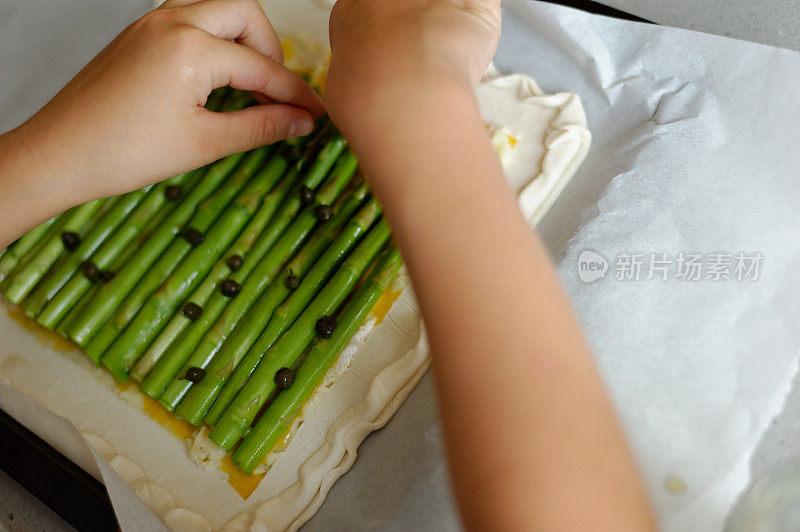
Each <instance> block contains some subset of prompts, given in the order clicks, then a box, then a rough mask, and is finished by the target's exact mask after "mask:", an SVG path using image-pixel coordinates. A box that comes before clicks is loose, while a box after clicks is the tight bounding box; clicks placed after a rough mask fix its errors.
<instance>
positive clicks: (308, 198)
mask: <svg viewBox="0 0 800 532" xmlns="http://www.w3.org/2000/svg"><path fill="white" fill-rule="evenodd" d="M300 201H302V202H303V205H311V202H312V201H314V190H313V189H311V188H309V187H307V186H305V185H303V186H302V187H300Z"/></svg>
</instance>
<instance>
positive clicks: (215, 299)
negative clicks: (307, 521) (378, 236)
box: [140, 137, 344, 398]
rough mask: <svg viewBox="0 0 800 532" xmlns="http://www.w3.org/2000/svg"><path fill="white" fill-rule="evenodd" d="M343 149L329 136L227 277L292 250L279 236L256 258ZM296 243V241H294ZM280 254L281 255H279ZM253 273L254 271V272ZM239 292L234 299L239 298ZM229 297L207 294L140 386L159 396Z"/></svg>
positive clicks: (239, 277) (243, 274) (243, 275)
mask: <svg viewBox="0 0 800 532" xmlns="http://www.w3.org/2000/svg"><path fill="white" fill-rule="evenodd" d="M343 149H344V140H343V139H341V137H337V138H334V139H333V140H331V141H330V142H329V143H328V144H327V145H326V146H325V147H324V148H323V149H322V151H321V152H320V154H319V155H318V157H317V159H316V161H315V162H314V165H313V166H312V168H311V169H310V170H309V172H308V174H307V175H306V176H305V177H304V178H303V180H302V181H301V183H300V186H298V187H296V189H295V190H293V191H292V192H291V193H290V194H289V196H288V197H287V198H286V200H285V201H284V203H283V205H282V206H281V210H280V212H279V213H278V215H277V216H276V217H275V219H274V220H273V221H272V222H270V224H269V226H268V227H267V228H266V229H265V230H264V232H263V233H262V234H261V235H260V236H259V238H258V242H257V244H256V246H255V248H254V249H253V250H252V251H251V252H250V254H249V255H250V256H249V258H248V260H247V261H246V262H244V264H243V266H242V268H241V269H240V270H239V271H237V272H235V273H234V274H233V275H231V276H230V279H231V280H233V281H235V282H236V283H237V284H239V285H241V284H242V283H244V281H245V279H247V278H248V276H249V275H250V273H251V272H253V270H254V269H256V268H258V270H257V272H263V271H264V269H265V268H268V267H269V264H272V263H273V262H274V261H275V260H278V259H280V260H286V258H285V255H287V254H289V253H291V252H293V250H294V249H296V248H292V247H291V245H292V243H291V242H287V238H288V237H287V238H281V241H279V242H278V244H276V245H275V248H276V249H278V250H280V251H279V253H276V252H274V251H273V252H271V253H270V255H269V257H268V259H267V260H266V261H264V262H265V263H266V264H267V265H266V266H265V265H264V262H260V261H261V259H262V258H263V257H264V256H265V255H266V254H267V252H268V251H272V247H273V244H275V242H276V240H278V238H279V237H281V235H282V234H283V233H284V232H285V231H286V230H287V227H289V225H290V224H292V221H293V220H294V218H295V216H296V215H297V212H298V211H299V210H300V208H301V207H302V201H301V198H300V190H301V189H302V187H308V188H311V189H314V188H316V187H317V186H318V185H319V183H320V182H321V181H322V179H323V178H324V177H325V175H326V174H327V172H328V170H329V169H330V166H331V165H332V164H333V162H334V161H335V160H336V157H337V156H338V155H339V153H341V151H342V150H343ZM307 161H308V158H307V157H305V156H304V157H303V158H301V159H300V160H299V161H298V162H297V163H296V164H295V166H294V167H293V168H292V170H291V171H290V172H289V177H290V179H292V180H293V179H294V178H295V177H296V176H297V175H298V174H299V173H300V171H301V170H302V168H303V167H304V164H305V163H306V162H307ZM295 246H296V244H295ZM281 256H283V258H280V257H281ZM254 275H256V273H254ZM258 275H262V273H258ZM241 296H242V294H240V295H239V297H237V298H236V299H239V298H240V297H241ZM230 301H231V300H230V298H228V297H226V296H224V295H223V294H222V293H221V292H220V291H215V292H214V293H213V294H212V296H211V297H210V298H209V300H208V303H207V304H206V305H205V306H204V307H203V314H202V315H201V316H200V318H199V319H197V320H195V321H194V322H193V323H192V324H191V325H190V326H189V327H188V328H187V330H186V331H185V332H184V333H183V335H181V337H180V338H179V339H178V340H177V341H176V342H175V343H174V344H173V345H172V346H171V347H170V349H169V352H168V353H166V354H165V355H164V356H163V358H162V359H161V360H160V362H159V363H158V365H157V366H156V367H155V368H154V369H153V371H152V372H150V374H148V375H147V377H146V378H145V379H144V380H143V381H142V385H141V387H140V388H141V390H142V391H143V392H144V393H145V394H147V395H149V396H151V397H154V398H159V397H160V396H161V394H162V393H163V392H164V390H165V388H166V386H167V385H168V384H169V382H170V380H172V378H173V377H175V375H176V374H177V372H178V370H179V369H180V367H181V365H182V364H183V363H184V361H186V359H188V358H189V356H191V353H192V351H193V350H194V349H195V347H196V346H197V344H198V343H199V342H200V340H201V339H202V338H203V335H205V333H206V332H207V331H208V330H209V328H210V327H211V326H212V325H213V324H214V323H215V321H216V320H217V318H219V317H220V314H221V313H222V312H223V310H225V308H226V306H227V305H228V303H229V302H230Z"/></svg>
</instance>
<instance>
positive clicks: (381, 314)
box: [370, 288, 401, 325]
mask: <svg viewBox="0 0 800 532" xmlns="http://www.w3.org/2000/svg"><path fill="white" fill-rule="evenodd" d="M400 292H401V290H392V289H391V288H387V289H386V291H385V292H383V294H381V297H379V298H378V300H377V301H376V302H375V306H373V307H372V310H371V311H370V315H371V316H373V317H374V318H375V325H378V324H379V323H380V322H382V321H383V318H385V317H386V315H387V314H388V313H389V310H391V308H392V305H394V302H395V301H397V298H398V297H400Z"/></svg>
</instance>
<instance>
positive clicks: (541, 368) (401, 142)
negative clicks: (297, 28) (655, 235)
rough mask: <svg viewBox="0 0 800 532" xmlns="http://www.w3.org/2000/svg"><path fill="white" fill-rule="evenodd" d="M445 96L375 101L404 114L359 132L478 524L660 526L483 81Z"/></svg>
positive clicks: (468, 517) (469, 515)
mask: <svg viewBox="0 0 800 532" xmlns="http://www.w3.org/2000/svg"><path fill="white" fill-rule="evenodd" d="M432 93H434V94H442V95H444V96H442V97H441V99H439V100H436V101H432V100H430V99H428V98H424V97H416V96H414V92H413V91H405V92H403V93H402V94H403V95H404V96H403V99H402V100H401V99H397V98H396V96H397V95H394V94H383V95H374V96H373V98H374V99H371V100H370V101H367V102H365V108H367V109H369V108H372V109H392V106H393V105H397V106H398V108H397V109H396V111H391V110H390V111H386V112H385V113H382V115H381V116H378V117H376V116H375V115H374V114H373V113H367V115H371V116H367V117H365V120H364V122H365V124H364V125H363V126H357V128H354V129H356V131H353V132H352V135H351V136H352V142H353V145H354V147H355V150H356V152H357V153H358V154H359V156H360V158H361V164H362V166H363V167H364V169H365V172H366V174H367V175H368V176H369V179H370V182H371V185H372V187H373V188H374V190H375V191H376V193H377V194H378V195H379V197H380V198H381V200H382V202H383V203H384V206H385V211H386V215H387V216H388V218H389V221H390V222H391V224H392V227H393V230H394V235H395V238H396V240H397V242H398V244H399V245H400V247H401V249H402V251H403V254H404V257H405V259H406V262H407V264H408V267H409V270H410V273H411V276H412V279H413V282H414V286H415V289H416V292H417V295H418V297H419V300H420V305H421V307H422V311H423V316H424V317H425V320H426V325H427V327H428V331H429V336H430V342H431V346H432V351H433V357H434V367H435V370H436V379H437V383H438V390H439V395H440V404H441V409H442V417H443V422H444V428H445V434H446V438H447V442H448V453H449V456H450V460H451V469H452V474H453V477H454V480H455V486H456V492H457V495H458V498H459V501H460V503H461V508H462V512H463V516H464V518H465V523H466V524H467V525H468V526H470V527H472V528H477V529H485V528H496V527H497V525H498V524H501V525H504V526H505V527H506V528H508V529H528V528H529V527H530V526H531V525H535V526H537V527H539V528H541V529H546V530H552V529H568V530H578V529H587V528H595V529H596V528H598V527H600V528H602V527H603V526H605V527H607V528H609V529H614V530H621V529H630V528H636V529H643V528H646V527H647V526H648V525H649V524H650V522H649V510H648V505H647V502H646V500H645V498H644V495H643V493H642V490H641V486H640V482H639V479H638V475H637V472H636V470H635V467H634V465H633V462H632V460H631V457H630V454H629V451H628V449H627V446H626V443H625V441H624V437H623V435H622V432H621V431H620V429H619V426H618V424H617V422H616V420H615V417H614V413H613V409H612V407H611V405H610V403H609V401H608V399H607V397H606V395H605V392H604V390H603V387H602V383H601V382H600V379H599V378H598V375H597V373H596V370H595V368H594V365H593V361H592V359H591V357H590V355H589V353H588V351H587V349H586V347H585V345H584V343H583V341H582V339H581V334H580V331H579V330H578V327H577V326H576V324H575V321H574V319H573V317H572V314H571V310H570V308H569V305H568V303H567V301H566V298H565V297H564V295H563V293H562V291H561V289H560V287H559V284H558V282H557V279H556V277H555V274H554V271H553V268H552V266H551V264H550V262H549V258H548V256H547V253H546V251H545V250H544V248H543V247H542V245H541V243H540V242H539V240H538V239H537V237H536V236H535V234H534V233H533V231H531V230H530V228H529V227H528V226H527V224H526V223H525V221H524V219H523V217H522V215H521V214H520V212H519V209H518V207H517V204H516V200H515V198H514V197H513V195H512V193H511V191H510V189H509V187H508V186H507V185H506V183H505V181H504V177H503V174H502V169H501V168H500V166H499V163H498V162H497V159H496V157H495V156H494V154H493V153H492V151H491V148H490V146H489V143H488V142H487V139H486V133H485V130H484V128H483V125H482V122H481V120H480V117H479V115H478V111H477V106H476V104H475V102H474V98H473V97H472V95H471V91H469V90H463V89H462V88H461V87H460V86H458V85H457V84H455V85H454V86H447V87H445V88H442V89H441V90H437V91H435V92H432ZM398 94H399V92H398ZM418 94H429V92H428V91H425V90H423V91H420V92H419V93H418ZM384 98H385V99H386V100H383V101H382V99H384ZM392 102H398V103H396V104H394V103H392ZM345 133H348V131H345ZM476 427H482V428H481V429H476ZM520 442H527V444H526V445H521V444H520ZM498 450H502V452H498ZM501 508H502V510H500V509H501ZM498 512H500V513H501V515H498ZM601 524H602V526H601Z"/></svg>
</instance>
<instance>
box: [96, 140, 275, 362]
mask: <svg viewBox="0 0 800 532" xmlns="http://www.w3.org/2000/svg"><path fill="white" fill-rule="evenodd" d="M267 153H268V150H267V148H259V149H258V150H255V151H254V152H252V154H251V155H250V156H249V157H248V158H247V159H246V160H245V161H244V162H243V163H242V166H241V167H240V169H239V170H237V172H236V174H239V173H240V172H241V173H245V172H248V173H256V176H255V177H254V178H252V179H251V180H250V181H249V182H248V183H247V186H245V187H244V189H243V190H242V191H241V192H240V193H239V195H238V196H237V197H236V200H235V201H234V202H233V203H232V204H231V205H230V206H229V207H228V208H227V209H226V210H225V211H224V212H223V213H222V215H221V216H220V217H219V219H218V220H216V222H214V225H213V226H212V227H211V229H210V230H209V231H208V233H207V234H206V236H205V240H204V241H203V243H202V244H200V245H199V246H197V247H196V248H194V249H193V250H191V251H190V253H189V254H188V256H186V258H185V260H183V261H182V262H181V264H180V265H179V266H178V267H177V268H176V269H175V270H174V271H173V272H172V273H171V274H170V275H169V277H168V278H167V279H166V281H164V282H163V284H162V285H161V286H160V287H159V288H158V290H157V291H156V292H154V293H153V294H152V295H151V296H150V297H149V298H148V299H147V301H146V302H145V304H144V305H143V306H142V308H141V310H139V312H138V313H137V314H136V317H135V318H134V319H133V320H132V321H131V322H130V325H129V326H128V327H127V328H126V329H125V331H124V332H123V333H122V334H121V335H120V336H119V338H118V339H117V340H116V342H115V343H114V345H112V346H111V348H110V349H109V350H108V352H106V354H105V355H104V356H103V358H102V360H103V365H105V366H106V367H107V368H109V369H110V370H111V372H112V373H113V374H114V375H124V376H126V377H127V374H128V372H129V370H130V368H131V366H132V365H133V364H134V363H135V362H136V360H138V359H139V357H140V356H141V354H142V353H143V352H144V350H145V349H146V348H147V347H148V346H149V345H150V343H151V342H152V340H153V339H155V337H156V335H157V334H158V333H159V332H160V331H161V329H163V327H164V325H166V322H167V320H169V319H170V318H171V317H172V315H173V314H174V312H175V310H176V309H177V307H178V305H179V304H181V303H183V301H184V299H185V298H186V296H188V295H189V294H190V293H191V292H192V290H194V289H195V288H196V287H197V285H199V284H200V282H202V280H203V278H204V277H205V276H206V274H207V273H208V272H209V270H210V269H211V267H212V266H213V265H214V262H215V261H216V260H217V259H219V258H220V256H221V255H222V254H223V253H225V251H226V250H227V249H228V247H229V245H230V243H231V241H232V240H233V239H234V238H236V237H237V236H238V234H239V231H240V230H241V229H242V228H243V227H244V226H245V224H246V223H247V222H248V221H249V220H250V218H252V217H253V215H254V214H255V212H256V210H257V209H258V207H259V206H260V205H261V201H262V200H263V198H264V196H265V195H266V194H267V193H268V192H269V191H270V190H271V189H272V187H273V186H274V185H275V183H276V182H277V181H278V178H279V177H280V174H277V175H276V174H275V173H274V172H272V171H262V172H257V169H258V167H259V166H260V165H261V163H262V162H263V159H264V158H265V157H266V155H267ZM265 170H269V168H265ZM235 177H236V175H234V177H232V178H231V179H229V180H228V181H229V183H230V182H231V181H233V180H234V179H235ZM192 227H196V225H194V224H192ZM173 245H175V244H173ZM154 269H155V268H154ZM112 322H113V320H112ZM110 323H111V322H110ZM108 325H109V324H106V326H108Z"/></svg>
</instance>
